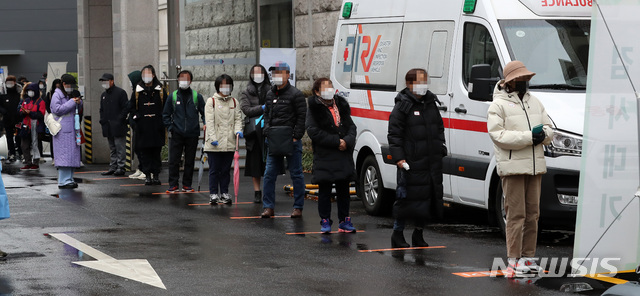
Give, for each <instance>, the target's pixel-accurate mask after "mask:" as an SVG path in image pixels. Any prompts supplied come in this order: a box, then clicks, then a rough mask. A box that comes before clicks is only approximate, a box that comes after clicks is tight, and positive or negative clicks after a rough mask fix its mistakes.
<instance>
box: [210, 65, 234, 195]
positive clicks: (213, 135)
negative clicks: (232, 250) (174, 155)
mask: <svg viewBox="0 0 640 296" xmlns="http://www.w3.org/2000/svg"><path fill="white" fill-rule="evenodd" d="M215 87H216V91H217V92H216V93H215V94H214V95H213V97H211V98H209V99H208V100H207V104H206V105H205V107H204V110H205V112H204V114H205V122H206V126H207V129H206V135H205V141H204V142H205V146H204V151H205V152H207V156H208V160H209V194H210V195H209V196H210V203H211V204H218V203H223V204H231V197H230V196H229V182H230V181H231V177H230V170H231V163H232V162H233V154H234V151H235V149H236V136H238V137H239V138H242V137H243V136H244V135H243V133H242V127H243V122H242V111H241V110H240V108H239V107H238V101H237V100H236V99H235V98H233V97H231V91H232V90H233V79H232V78H231V77H230V76H229V75H227V74H222V75H220V76H219V77H218V78H216V81H215Z"/></svg>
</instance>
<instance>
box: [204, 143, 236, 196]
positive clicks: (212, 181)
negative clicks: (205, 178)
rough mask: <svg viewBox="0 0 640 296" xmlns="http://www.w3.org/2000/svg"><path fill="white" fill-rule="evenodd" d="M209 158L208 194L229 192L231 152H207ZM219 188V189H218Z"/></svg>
mask: <svg viewBox="0 0 640 296" xmlns="http://www.w3.org/2000/svg"><path fill="white" fill-rule="evenodd" d="M207 156H208V158H209V159H208V160H209V194H218V192H220V193H229V182H231V175H230V174H229V172H230V171H231V163H233V152H207ZM218 188H220V191H218Z"/></svg>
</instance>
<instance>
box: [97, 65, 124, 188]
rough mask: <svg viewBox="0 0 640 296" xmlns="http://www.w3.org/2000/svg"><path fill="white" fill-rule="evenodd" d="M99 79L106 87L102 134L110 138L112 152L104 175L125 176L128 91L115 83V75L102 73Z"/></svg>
mask: <svg viewBox="0 0 640 296" xmlns="http://www.w3.org/2000/svg"><path fill="white" fill-rule="evenodd" d="M98 81H100V85H101V86H102V88H103V89H104V92H103V93H102V94H101V95H100V125H101V126H102V136H103V137H105V138H107V139H108V141H109V150H110V152H111V153H110V155H111V161H110V163H109V170H108V171H106V172H103V173H102V175H103V176H106V175H114V176H123V175H124V171H125V168H124V164H125V160H126V159H125V158H126V156H127V152H126V144H127V140H126V136H127V131H128V127H127V114H128V113H129V109H127V105H128V103H129V100H128V98H127V92H125V91H124V89H122V88H119V87H117V86H116V85H115V83H114V81H113V75H111V74H109V73H104V74H102V77H100V79H98Z"/></svg>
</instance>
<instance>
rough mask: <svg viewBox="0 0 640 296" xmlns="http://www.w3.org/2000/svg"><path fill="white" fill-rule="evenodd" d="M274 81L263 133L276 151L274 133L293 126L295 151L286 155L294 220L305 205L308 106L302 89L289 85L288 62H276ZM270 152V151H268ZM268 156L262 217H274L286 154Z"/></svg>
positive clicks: (292, 135) (268, 99)
mask: <svg viewBox="0 0 640 296" xmlns="http://www.w3.org/2000/svg"><path fill="white" fill-rule="evenodd" d="M269 71H271V76H272V81H273V83H274V84H275V86H274V87H273V88H272V89H271V90H270V91H269V92H268V93H267V98H266V102H265V103H266V104H265V110H264V126H265V128H264V130H265V131H264V133H265V135H266V136H267V146H271V148H274V146H275V145H277V144H280V143H271V142H269V140H268V139H269V136H270V134H271V133H275V132H274V129H275V128H276V127H283V126H284V127H291V129H292V134H291V137H292V138H293V151H292V153H291V154H290V155H287V156H286V157H287V164H288V169H289V173H290V174H291V181H292V182H293V198H294V203H293V212H292V213H291V218H299V217H301V216H302V208H303V206H304V191H305V185H304V175H303V174H302V141H301V139H302V136H304V131H305V126H304V123H305V119H306V116H307V103H306V101H305V99H304V95H303V94H302V92H301V91H300V90H298V89H297V88H295V87H294V86H292V85H291V84H289V77H290V73H289V71H290V68H289V65H287V63H285V62H276V63H275V65H274V66H272V67H270V68H269ZM268 149H269V148H268ZM272 152H273V151H270V152H268V153H267V163H266V169H265V173H264V188H263V191H264V193H263V197H262V199H263V208H264V211H263V212H262V217H263V218H270V217H271V216H273V213H274V211H273V208H274V206H275V185H276V179H277V177H278V174H279V173H280V171H281V170H282V166H283V161H284V155H272V154H273V153H272Z"/></svg>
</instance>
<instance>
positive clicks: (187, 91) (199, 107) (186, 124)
mask: <svg viewBox="0 0 640 296" xmlns="http://www.w3.org/2000/svg"><path fill="white" fill-rule="evenodd" d="M192 80H193V74H192V73H191V72H190V71H188V70H183V71H181V72H180V73H178V86H179V88H180V89H178V90H177V91H174V92H173V93H172V94H170V95H169V97H168V98H167V101H166V102H165V104H164V111H163V112H162V121H163V122H164V125H165V126H166V127H167V130H168V131H169V132H170V133H171V139H170V140H169V190H167V193H175V192H177V191H178V190H179V187H178V185H179V183H180V182H179V181H180V158H181V156H182V153H183V152H184V173H183V175H182V191H185V192H193V191H194V190H193V188H192V187H191V183H192V181H193V166H194V163H195V157H196V150H197V149H198V139H199V138H200V122H199V120H202V122H203V124H204V122H205V120H204V103H205V102H204V99H203V98H202V95H200V94H198V93H197V92H195V91H194V90H192V89H191V81H192ZM194 97H195V99H194ZM198 114H200V117H198Z"/></svg>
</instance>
